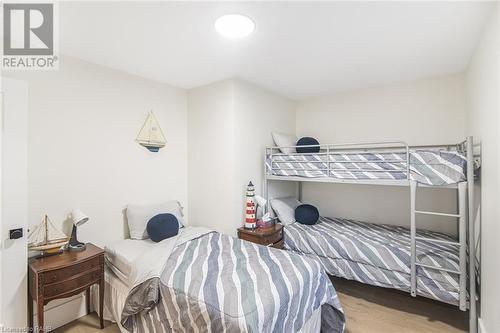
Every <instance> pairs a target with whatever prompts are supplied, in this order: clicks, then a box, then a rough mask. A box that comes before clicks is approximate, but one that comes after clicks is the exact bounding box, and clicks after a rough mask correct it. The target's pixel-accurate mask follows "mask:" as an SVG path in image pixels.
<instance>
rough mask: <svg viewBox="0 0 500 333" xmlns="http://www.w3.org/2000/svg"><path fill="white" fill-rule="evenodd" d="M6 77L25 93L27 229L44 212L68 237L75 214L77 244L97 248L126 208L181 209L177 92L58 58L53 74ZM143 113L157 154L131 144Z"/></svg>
mask: <svg viewBox="0 0 500 333" xmlns="http://www.w3.org/2000/svg"><path fill="white" fill-rule="evenodd" d="M9 75H10V76H16V77H19V78H22V79H23V80H25V81H26V82H28V88H29V132H28V161H29V167H28V179H29V184H28V185H29V187H28V193H29V209H28V215H29V224H30V225H35V224H37V223H40V221H41V220H42V216H43V215H44V214H45V213H47V214H48V215H49V216H50V218H51V220H52V222H53V223H54V224H55V225H56V226H57V227H62V226H63V229H64V231H66V232H67V233H68V232H69V230H70V229H69V227H70V224H69V223H68V222H69V221H66V222H64V223H63V221H65V220H66V219H67V217H68V214H69V213H70V211H71V209H72V208H80V209H81V210H82V211H83V212H85V213H86V214H88V215H89V216H90V220H89V222H87V223H86V224H85V225H83V226H81V227H79V228H78V237H79V239H80V240H81V241H84V242H93V243H95V244H97V245H100V246H102V245H104V244H106V243H107V242H110V241H113V240H117V239H122V238H124V234H125V233H126V228H125V225H124V219H123V214H122V211H123V209H124V208H125V206H126V205H127V204H128V203H151V202H160V201H163V200H169V199H178V200H180V201H181V202H182V203H183V204H184V205H185V206H186V207H187V104H186V92H185V91H184V90H182V89H177V88H173V87H171V86H168V85H165V84H160V83H156V82H153V81H150V80H145V79H142V78H139V77H137V76H132V75H128V74H125V73H121V72H118V71H115V70H110V69H107V68H105V67H100V66H96V65H92V64H89V63H86V62H82V61H79V60H76V59H73V58H66V57H65V58H62V61H61V64H60V69H59V71H53V72H40V71H37V72H24V73H16V74H9ZM151 109H152V110H154V112H155V114H156V117H157V118H158V121H159V123H160V126H162V129H163V131H164V133H165V136H166V138H167V141H168V143H167V145H166V147H165V148H163V149H161V150H160V152H158V153H151V152H149V151H147V150H146V149H145V148H144V147H141V146H139V145H138V144H137V143H136V142H135V141H134V140H135V138H136V136H137V134H138V132H139V130H140V128H141V126H142V124H143V122H144V120H145V119H146V116H147V114H148V112H149V110H151ZM186 211H187V209H186ZM23 302H24V299H23ZM65 309H69V306H68V307H65ZM68 311H69V310H68ZM76 315H77V314H74V316H76ZM74 316H73V318H74ZM69 318H71V316H69ZM48 324H55V323H50V322H49V323H48Z"/></svg>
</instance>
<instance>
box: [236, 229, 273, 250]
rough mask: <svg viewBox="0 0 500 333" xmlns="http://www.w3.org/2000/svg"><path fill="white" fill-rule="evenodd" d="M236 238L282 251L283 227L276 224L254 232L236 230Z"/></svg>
mask: <svg viewBox="0 0 500 333" xmlns="http://www.w3.org/2000/svg"><path fill="white" fill-rule="evenodd" d="M238 238H239V239H243V240H246V241H249V242H252V243H256V244H261V245H266V246H272V247H275V248H277V249H283V226H282V225H281V224H276V225H274V227H270V228H262V229H260V228H257V229H254V230H251V229H245V228H243V227H242V228H238Z"/></svg>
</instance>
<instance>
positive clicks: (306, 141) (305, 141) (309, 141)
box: [297, 136, 319, 154]
mask: <svg viewBox="0 0 500 333" xmlns="http://www.w3.org/2000/svg"><path fill="white" fill-rule="evenodd" d="M312 145H316V147H297V153H300V154H304V153H319V142H318V140H316V139H315V138H310V137H308V136H306V137H303V138H300V139H299V141H297V146H312Z"/></svg>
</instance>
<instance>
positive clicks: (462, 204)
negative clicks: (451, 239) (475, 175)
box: [458, 182, 467, 311]
mask: <svg viewBox="0 0 500 333" xmlns="http://www.w3.org/2000/svg"><path fill="white" fill-rule="evenodd" d="M466 201H467V183H466V182H460V183H458V215H459V218H458V222H459V229H458V241H459V243H460V247H459V258H460V259H459V263H460V275H459V277H458V278H459V287H458V290H459V307H460V310H462V311H465V310H467V213H466V211H467V208H466V207H467V206H466Z"/></svg>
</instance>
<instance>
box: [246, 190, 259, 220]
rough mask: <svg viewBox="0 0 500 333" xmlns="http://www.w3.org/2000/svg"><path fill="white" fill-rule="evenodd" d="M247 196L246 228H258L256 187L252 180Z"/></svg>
mask: <svg viewBox="0 0 500 333" xmlns="http://www.w3.org/2000/svg"><path fill="white" fill-rule="evenodd" d="M246 197H247V202H246V207H245V229H255V228H257V219H256V218H255V188H254V186H253V184H252V182H250V183H248V186H247V193H246Z"/></svg>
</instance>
